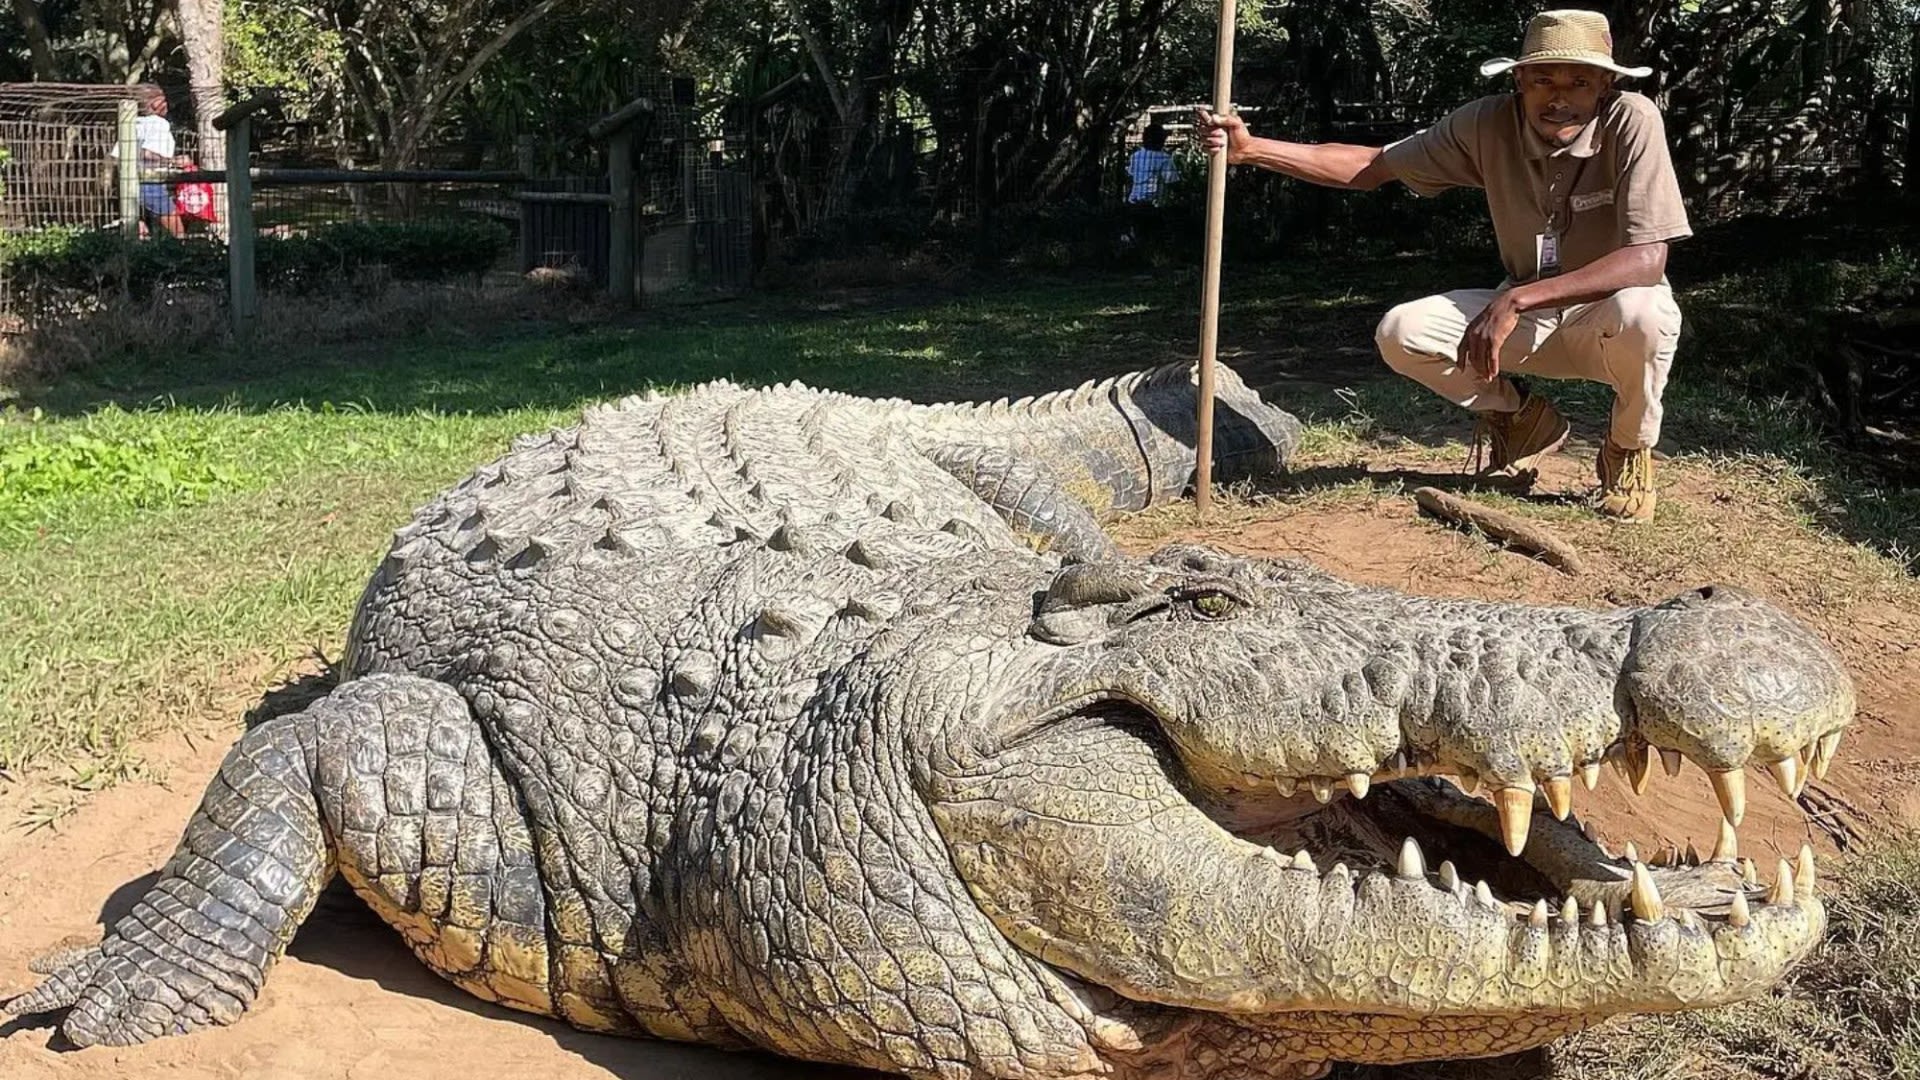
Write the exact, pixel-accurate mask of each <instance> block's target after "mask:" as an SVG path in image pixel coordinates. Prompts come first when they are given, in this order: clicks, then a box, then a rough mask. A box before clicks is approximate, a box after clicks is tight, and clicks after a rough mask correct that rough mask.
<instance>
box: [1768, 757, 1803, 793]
mask: <svg viewBox="0 0 1920 1080" xmlns="http://www.w3.org/2000/svg"><path fill="white" fill-rule="evenodd" d="M1767 771H1768V772H1770V773H1772V774H1773V779H1774V782H1775V783H1777V784H1779V785H1780V790H1781V791H1782V792H1785V793H1786V796H1787V798H1789V799H1791V798H1793V796H1794V794H1795V792H1797V791H1798V790H1799V788H1800V758H1799V757H1798V756H1797V755H1794V754H1788V755H1787V756H1786V757H1783V758H1781V759H1780V760H1779V761H1776V762H1774V763H1773V764H1771V765H1769V766H1767Z"/></svg>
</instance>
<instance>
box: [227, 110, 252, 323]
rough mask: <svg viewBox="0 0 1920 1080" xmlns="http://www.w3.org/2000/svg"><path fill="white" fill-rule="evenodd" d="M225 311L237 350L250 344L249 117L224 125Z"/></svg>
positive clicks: (250, 229)
mask: <svg viewBox="0 0 1920 1080" xmlns="http://www.w3.org/2000/svg"><path fill="white" fill-rule="evenodd" d="M226 130H227V308H228V313H229V314H230V315H231V316H232V318H233V340H234V342H235V343H236V344H238V345H240V346H241V347H243V348H244V347H246V346H247V345H250V344H252V342H253V326H254V323H255V322H257V321H258V320H259V317H260V294H259V292H258V291H257V290H258V285H257V284H256V283H255V281H254V279H253V245H254V241H255V240H257V239H258V238H259V234H258V233H256V232H255V231H254V228H253V174H252V172H251V171H249V168H248V166H250V165H251V164H252V163H253V117H252V115H251V114H242V115H241V116H240V117H239V118H238V119H235V120H233V121H231V122H230V124H228V125H227V129H226Z"/></svg>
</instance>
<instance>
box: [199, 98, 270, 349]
mask: <svg viewBox="0 0 1920 1080" xmlns="http://www.w3.org/2000/svg"><path fill="white" fill-rule="evenodd" d="M278 100H279V98H278V96H277V95H275V94H274V92H273V91H271V90H269V91H265V92H262V93H258V94H255V95H253V96H252V97H250V98H248V99H247V100H245V101H242V102H239V103H237V104H235V105H233V106H232V107H230V108H228V109H227V111H226V112H223V113H221V114H220V115H219V116H216V117H214V119H213V126H214V127H215V128H216V129H218V130H220V131H224V132H226V133H227V310H228V311H229V312H230V313H231V315H232V318H233V340H234V342H235V343H237V344H239V345H243V346H244V345H247V344H250V343H251V342H252V341H253V328H254V324H255V323H257V322H258V321H259V319H260V294H259V291H258V286H257V285H256V284H255V282H254V278H253V245H254V242H255V241H256V240H258V239H259V233H258V232H257V231H255V229H254V227H253V114H254V113H256V112H258V111H260V110H261V109H263V108H265V107H266V106H268V105H271V104H273V103H274V102H276V101H278Z"/></svg>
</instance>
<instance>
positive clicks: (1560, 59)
mask: <svg viewBox="0 0 1920 1080" xmlns="http://www.w3.org/2000/svg"><path fill="white" fill-rule="evenodd" d="M1528 64H1585V65H1586V66H1588V67H1597V68H1600V69H1601V70H1603V71H1611V72H1613V73H1614V74H1615V75H1620V76H1623V77H1625V78H1629V79H1644V78H1646V77H1647V76H1648V75H1651V74H1653V69H1652V68H1650V67H1627V66H1625V65H1623V64H1616V63H1614V61H1613V59H1612V58H1611V57H1606V56H1596V55H1594V54H1592V53H1570V54H1563V55H1558V56H1556V55H1554V54H1552V53H1539V54H1536V55H1533V56H1523V57H1521V58H1520V59H1518V60H1509V59H1507V58H1506V57H1501V58H1499V59H1497V60H1488V61H1486V62H1485V63H1483V64H1481V65H1480V75H1481V76H1482V77H1483V78H1492V77H1493V76H1495V75H1499V74H1501V73H1503V72H1507V71H1511V70H1513V69H1514V68H1517V67H1525V66H1527V65H1528Z"/></svg>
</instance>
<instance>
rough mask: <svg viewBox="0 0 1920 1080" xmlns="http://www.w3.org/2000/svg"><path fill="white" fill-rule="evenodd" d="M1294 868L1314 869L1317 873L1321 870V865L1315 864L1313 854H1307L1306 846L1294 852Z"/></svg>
mask: <svg viewBox="0 0 1920 1080" xmlns="http://www.w3.org/2000/svg"><path fill="white" fill-rule="evenodd" d="M1293 868H1294V869H1295V870H1308V871H1312V872H1313V873H1316V874H1317V873H1319V872H1320V869H1319V867H1316V866H1314V865H1313V856H1311V855H1309V854H1307V849H1306V848H1301V849H1300V850H1299V851H1296V852H1294V853H1293Z"/></svg>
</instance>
